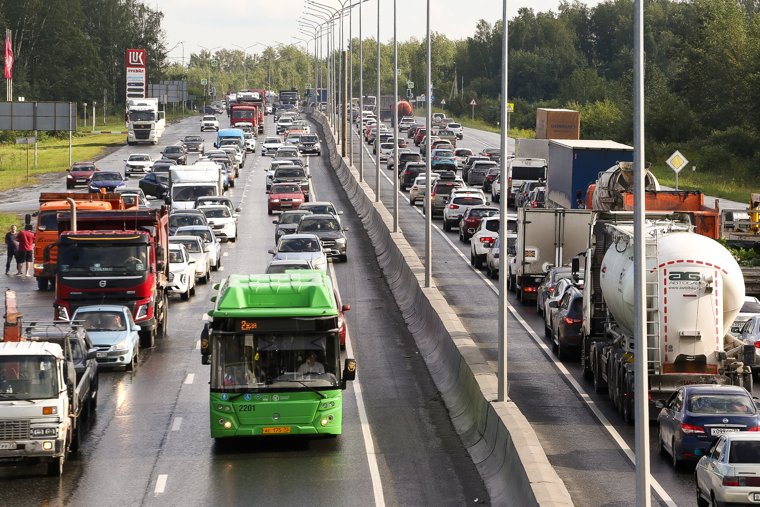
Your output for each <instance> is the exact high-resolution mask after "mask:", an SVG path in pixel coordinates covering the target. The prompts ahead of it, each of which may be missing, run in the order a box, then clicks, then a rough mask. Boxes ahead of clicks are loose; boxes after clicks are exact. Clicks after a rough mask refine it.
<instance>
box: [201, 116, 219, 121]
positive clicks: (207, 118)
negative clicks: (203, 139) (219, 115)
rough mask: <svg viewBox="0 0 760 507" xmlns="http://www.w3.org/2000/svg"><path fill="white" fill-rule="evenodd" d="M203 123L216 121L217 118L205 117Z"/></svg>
mask: <svg viewBox="0 0 760 507" xmlns="http://www.w3.org/2000/svg"><path fill="white" fill-rule="evenodd" d="M203 121H216V116H204V117H203Z"/></svg>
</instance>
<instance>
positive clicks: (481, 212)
mask: <svg viewBox="0 0 760 507" xmlns="http://www.w3.org/2000/svg"><path fill="white" fill-rule="evenodd" d="M499 211H500V209H499V208H497V207H495V206H487V205H485V204H483V205H480V206H473V207H471V208H470V209H468V210H467V212H466V213H465V214H464V215H462V218H460V219H459V241H461V242H462V243H467V242H468V241H470V238H471V237H472V235H473V234H475V231H477V230H478V227H479V226H480V222H481V221H483V218H484V217H494V216H496V215H498V214H499Z"/></svg>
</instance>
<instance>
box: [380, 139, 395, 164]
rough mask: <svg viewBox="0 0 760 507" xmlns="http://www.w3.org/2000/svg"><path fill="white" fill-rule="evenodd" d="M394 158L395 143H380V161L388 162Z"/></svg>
mask: <svg viewBox="0 0 760 507" xmlns="http://www.w3.org/2000/svg"><path fill="white" fill-rule="evenodd" d="M391 158H393V143H382V144H380V162H387V161H388V160H389V159H391Z"/></svg>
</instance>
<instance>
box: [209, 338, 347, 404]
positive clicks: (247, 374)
mask: <svg viewBox="0 0 760 507" xmlns="http://www.w3.org/2000/svg"><path fill="white" fill-rule="evenodd" d="M212 343H213V344H214V347H213V350H212V352H211V358H212V361H213V364H212V367H211V389H217V390H230V391H236V390H246V389H251V388H258V389H272V388H277V389H282V388H283V387H285V388H293V387H295V388H303V384H308V386H309V387H310V388H319V387H330V388H334V387H337V386H338V378H337V375H336V371H337V368H338V361H339V358H338V351H337V350H336V347H335V345H336V344H337V340H335V339H334V336H333V337H331V336H330V335H329V334H324V333H297V332H287V331H285V332H283V333H261V334H242V333H241V334H226V333H225V334H221V333H220V334H218V335H216V336H215V339H212ZM312 354H313V355H312ZM310 356H311V357H310ZM307 389H308V388H307Z"/></svg>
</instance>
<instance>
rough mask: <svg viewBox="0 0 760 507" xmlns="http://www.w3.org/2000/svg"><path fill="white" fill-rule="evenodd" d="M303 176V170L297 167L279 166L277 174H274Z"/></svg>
mask: <svg viewBox="0 0 760 507" xmlns="http://www.w3.org/2000/svg"><path fill="white" fill-rule="evenodd" d="M304 176H305V173H304V170H303V169H301V168H298V167H293V168H285V167H281V168H279V169H277V174H276V175H275V177H276V178H303V177H304Z"/></svg>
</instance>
